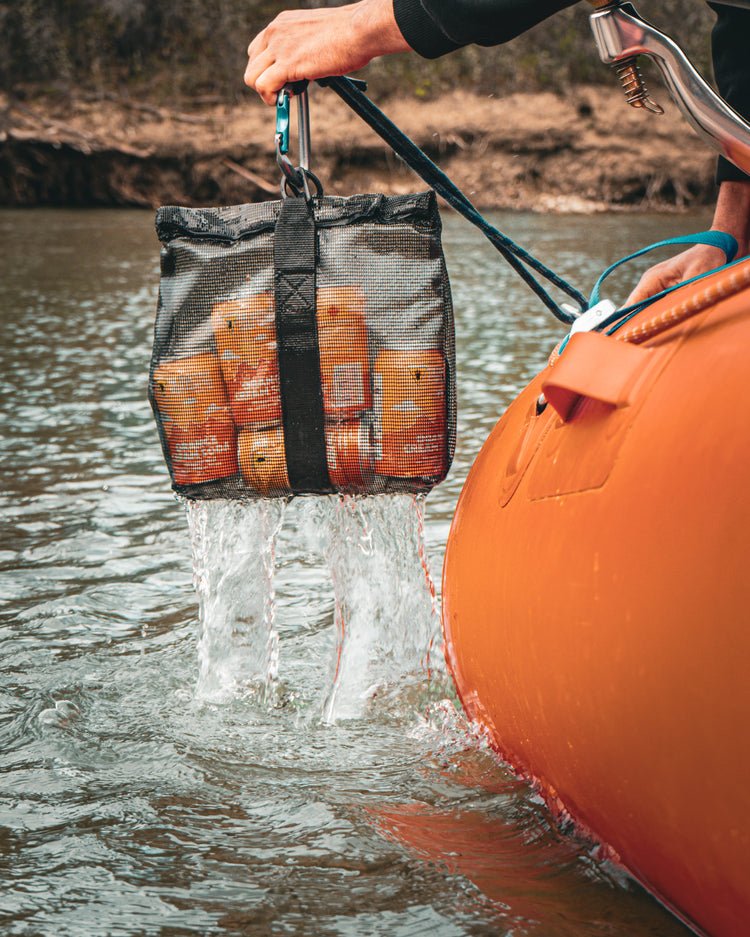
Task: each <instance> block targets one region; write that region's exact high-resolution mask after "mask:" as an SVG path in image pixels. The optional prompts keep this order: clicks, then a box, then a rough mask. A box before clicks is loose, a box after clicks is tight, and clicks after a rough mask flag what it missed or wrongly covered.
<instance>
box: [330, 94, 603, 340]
mask: <svg viewBox="0 0 750 937" xmlns="http://www.w3.org/2000/svg"><path fill="white" fill-rule="evenodd" d="M318 84H320V85H323V86H324V87H330V88H332V89H333V90H334V91H335V92H336V94H338V95H339V97H340V98H341V99H342V100H343V101H345V102H346V103H347V104H348V105H349V107H351V108H352V110H353V111H354V112H355V113H356V114H358V115H359V117H361V118H362V120H364V121H365V123H366V124H368V125H369V126H370V127H371V128H372V129H373V130H374V131H375V132H376V133H377V134H378V135H379V136H381V137H382V138H383V140H385V142H386V143H387V144H388V145H389V146H390V147H391V149H392V150H393V151H394V153H396V154H397V155H398V156H400V157H401V159H403V161H404V162H405V163H406V164H407V166H409V167H410V168H411V169H412V170H414V172H415V173H416V174H417V175H418V176H419V177H420V178H421V179H422V180H423V181H424V182H426V183H427V185H428V186H430V188H432V189H434V190H435V191H436V192H437V193H438V195H440V196H441V197H442V198H443V199H445V201H446V202H447V203H448V204H449V205H450V206H451V207H452V208H454V209H455V210H456V211H457V212H458V213H459V214H461V215H463V217H464V218H466V220H467V221H470V222H471V224H473V225H474V226H475V227H477V228H478V229H479V230H480V231H481V232H482V234H484V236H485V237H486V238H487V239H488V240H489V241H490V243H491V244H492V245H493V246H494V247H495V249H496V250H497V251H499V253H500V254H501V255H502V256H503V257H504V258H505V259H506V260H507V262H508V263H509V264H510V265H511V267H513V269H514V270H515V271H516V272H517V273H518V274H519V276H520V277H521V278H522V279H523V280H524V282H525V283H526V284H527V285H528V286H529V287H530V288H531V289H532V290H533V292H534V293H535V294H536V295H537V296H538V297H539V299H540V300H541V301H542V302H543V303H544V305H545V306H546V307H547V308H548V309H549V310H550V312H552V314H553V315H554V316H556V318H558V319H559V320H560V321H561V322H565V323H571V322H573V321H574V320H575V318H576V315H575V314H571V313H569V312H566V311H565V310H564V309H562V308H561V307H560V306H559V305H558V303H556V302H555V300H554V299H553V298H552V297H551V296H550V295H549V293H548V292H547V290H546V289H545V288H544V286H542V284H541V283H540V282H539V280H538V279H537V278H536V277H535V276H534V274H533V273H532V272H531V270H533V271H534V272H535V273H536V274H538V275H539V276H540V277H541V278H542V279H544V280H546V281H547V282H548V283H549V284H551V285H552V286H554V287H556V288H557V289H559V290H560V291H561V292H563V293H565V294H566V295H567V296H569V297H570V298H571V299H572V300H573V301H574V302H575V303H576V304H577V305H578V306H579V307H580V309H581V311H584V310H585V309H587V308H588V300H587V299H586V297H585V296H584V295H583V294H582V293H580V292H579V291H578V290H577V289H575V288H574V287H573V286H571V285H570V284H569V283H568V282H567V281H566V280H564V279H563V278H562V277H560V276H558V275H557V274H556V273H555V272H554V271H553V270H550V268H549V267H547V266H546V265H545V264H543V263H542V262H541V261H540V260H537V258H536V257H534V256H532V255H531V254H529V253H528V251H525V250H524V249H523V248H522V247H520V246H519V245H518V244H516V243H515V241H513V240H512V239H511V238H509V237H507V236H506V235H505V234H502V233H501V232H500V231H498V230H497V228H494V227H493V226H492V225H491V224H490V223H489V222H488V221H486V220H485V219H484V218H483V217H482V215H481V214H480V213H479V212H478V211H477V209H476V208H475V207H474V206H473V205H472V203H471V201H470V200H469V199H468V198H467V196H466V195H464V193H463V192H462V191H461V190H460V189H459V188H458V186H457V185H456V184H455V183H454V182H452V181H451V179H449V178H448V176H447V175H446V174H445V173H444V172H443V171H442V170H441V169H440V168H439V167H438V166H436V165H435V163H433V162H432V160H431V159H430V158H429V157H428V156H427V155H426V154H425V153H424V152H423V151H422V150H420V148H419V147H418V146H417V145H416V143H414V142H413V141H412V140H410V139H409V137H407V136H406V134H405V133H403V132H402V131H401V130H399V128H398V127H397V126H396V125H395V124H394V123H393V122H392V121H391V120H389V119H388V118H387V117H386V116H385V114H384V113H383V112H382V111H381V110H380V109H379V108H378V107H376V106H375V105H374V104H373V103H372V101H370V99H369V98H368V97H367V96H366V95H364V94H363V93H362V92H361V91H360V90H359V89H358V88H357V86H356V84H355V83H354V82H353V81H351V80H350V79H348V78H344V77H333V78H321V79H318ZM527 268H531V270H529V269H527Z"/></svg>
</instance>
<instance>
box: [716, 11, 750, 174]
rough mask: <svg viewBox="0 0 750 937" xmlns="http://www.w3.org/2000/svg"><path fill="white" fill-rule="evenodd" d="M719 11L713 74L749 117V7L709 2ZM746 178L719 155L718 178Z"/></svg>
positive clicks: (727, 98) (741, 112) (728, 97)
mask: <svg viewBox="0 0 750 937" xmlns="http://www.w3.org/2000/svg"><path fill="white" fill-rule="evenodd" d="M709 6H710V7H711V9H712V10H714V11H715V13H716V25H715V26H714V29H713V33H712V34H711V44H712V50H713V62H714V77H715V78H716V87H717V88H718V89H719V94H720V95H721V96H722V97H723V98H724V100H725V101H726V102H727V104H729V106H730V107H732V108H734V110H735V111H737V113H738V114H739V115H740V116H741V117H744V118H745V120H750V10H741V9H740V8H739V7H730V6H724V5H722V4H720V3H710V4H709ZM727 180H729V181H743V182H744V181H747V180H748V177H747V176H746V175H745V173H744V172H742V170H741V169H738V168H737V167H736V166H735V165H734V164H733V163H730V162H729V160H728V159H724V157H723V156H720V157H719V164H718V168H717V172H716V181H717V182H724V181H727Z"/></svg>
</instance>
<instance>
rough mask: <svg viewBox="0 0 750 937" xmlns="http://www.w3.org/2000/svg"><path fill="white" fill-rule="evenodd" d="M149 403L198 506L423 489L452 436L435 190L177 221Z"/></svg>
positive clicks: (242, 209)
mask: <svg viewBox="0 0 750 937" xmlns="http://www.w3.org/2000/svg"><path fill="white" fill-rule="evenodd" d="M156 230H157V234H158V237H159V240H160V241H161V243H162V251H161V279H160V288H159V304H158V309H157V316H156V328H155V337H154V350H153V357H152V361H151V370H150V381H149V397H150V400H151V405H152V407H153V410H154V414H155V417H156V422H157V426H158V429H159V434H160V438H161V443H162V447H163V451H164V456H165V459H166V462H167V465H168V467H169V471H170V474H171V477H172V484H173V488H174V489H175V490H176V491H177V492H178V493H180V494H182V495H184V496H186V497H188V498H194V499H199V498H247V499H250V498H258V497H273V496H288V495H291V494H305V493H326V492H348V493H357V494H376V493H382V492H389V491H401V492H404V491H405V492H423V491H427V490H429V489H430V488H431V487H432V486H433V485H434V484H436V483H437V482H439V481H440V480H442V479H443V478H444V477H445V474H446V472H447V471H448V467H449V465H450V462H451V460H452V457H453V452H454V448H455V433H456V392H455V373H454V372H455V368H454V366H455V346H454V333H453V310H452V304H451V295H450V286H449V283H448V276H447V272H446V268H445V261H444V258H443V252H442V247H441V242H440V232H441V225H440V217H439V214H438V210H437V202H436V197H435V194H434V192H424V193H420V194H416V195H401V196H392V197H386V196H383V195H358V196H353V197H351V198H336V197H328V196H325V197H323V196H321V197H315V198H310V199H305V198H301V197H289V198H284V199H283V200H281V201H278V202H265V203H261V204H256V205H240V206H235V207H228V208H215V209H190V208H179V207H173V206H170V207H164V208H161V209H159V211H158V213H157V216H156Z"/></svg>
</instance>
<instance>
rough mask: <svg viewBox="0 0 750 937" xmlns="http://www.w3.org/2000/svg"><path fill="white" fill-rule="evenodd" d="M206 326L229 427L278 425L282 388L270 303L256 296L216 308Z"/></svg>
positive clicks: (264, 296)
mask: <svg viewBox="0 0 750 937" xmlns="http://www.w3.org/2000/svg"><path fill="white" fill-rule="evenodd" d="M211 325H212V327H213V332H214V336H215V338H216V347H217V350H218V353H219V362H220V364H221V371H222V374H223V375H224V382H225V383H226V386H227V395H228V397H229V406H230V408H231V411H232V418H233V419H234V422H235V423H236V424H237V425H238V426H248V425H252V426H269V425H271V424H273V423H278V422H279V421H280V420H281V386H280V383H279V360H278V355H277V352H276V322H275V317H274V302H273V297H272V296H270V295H269V294H268V293H259V294H256V295H255V296H246V297H242V298H240V299H229V300H224V301H222V302H218V303H215V304H214V307H213V310H212V312H211Z"/></svg>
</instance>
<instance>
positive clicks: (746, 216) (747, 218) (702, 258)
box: [625, 182, 750, 306]
mask: <svg viewBox="0 0 750 937" xmlns="http://www.w3.org/2000/svg"><path fill="white" fill-rule="evenodd" d="M711 228H712V230H714V231H726V233H727V234H731V235H733V236H734V237H735V238H736V239H737V244H738V245H739V250H738V251H737V256H738V257H745V256H746V255H747V254H748V253H750V182H722V184H721V188H720V189H719V197H718V199H717V201H716V211H715V212H714V220H713V224H712V225H711ZM725 260H726V258H725V257H724V252H723V251H721V250H719V248H718V247H709V246H708V245H707V244H696V245H695V246H694V247H691V248H690V249H689V250H686V251H683V252H682V253H681V254H678V255H677V256H676V257H671V258H670V259H669V260H664V261H662V263H659V264H656V265H655V266H653V267H651V268H650V269H649V270H647V271H646V272H645V273H644V274H643V276H642V277H641V279H640V282H639V283H638V286H636V288H635V289H634V290H633V292H632V293H631V294H630V296H628V298H627V300H626V301H625V305H626V306H630V305H632V304H633V303H638V302H641V300H644V299H648V298H649V296H654V295H655V294H656V293H660V292H661V291H662V290H665V289H668V288H669V287H670V286H676V285H677V284H678V283H682V282H683V281H684V280H689V279H691V278H692V277H697V276H700V275H701V274H703V273H708V272H709V271H710V270H715V269H716V268H717V267H721V266H722V265H723V264H724V263H725Z"/></svg>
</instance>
